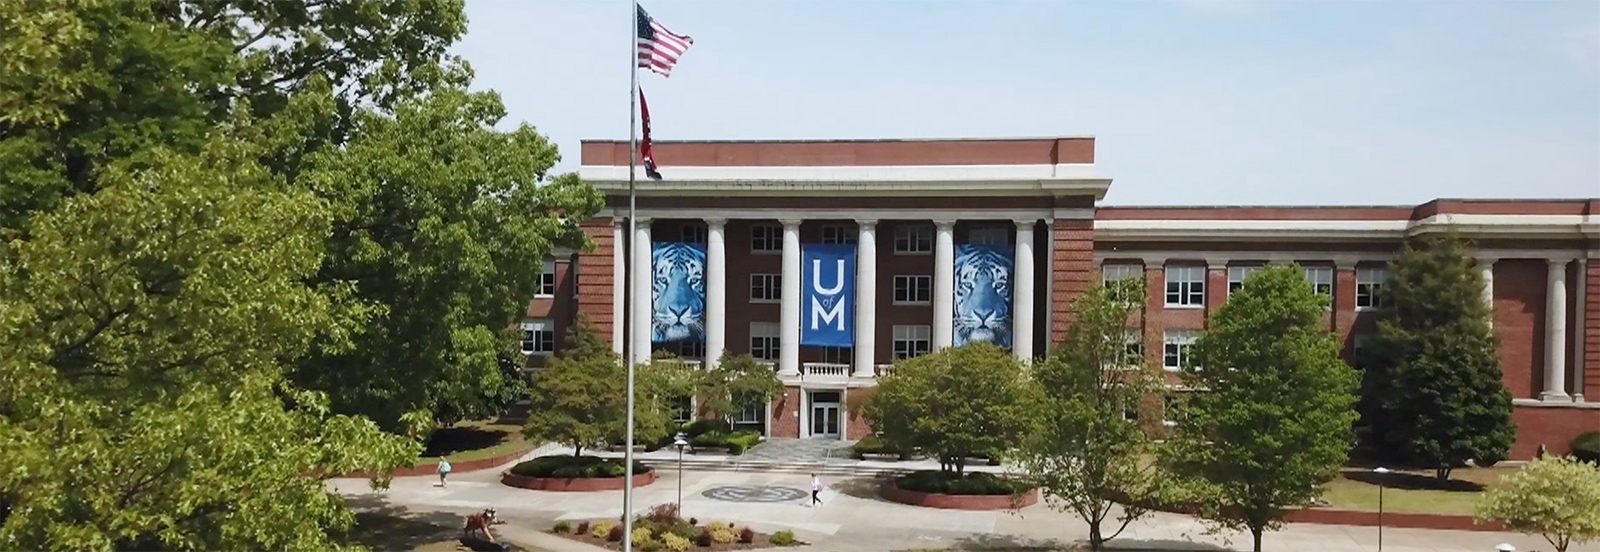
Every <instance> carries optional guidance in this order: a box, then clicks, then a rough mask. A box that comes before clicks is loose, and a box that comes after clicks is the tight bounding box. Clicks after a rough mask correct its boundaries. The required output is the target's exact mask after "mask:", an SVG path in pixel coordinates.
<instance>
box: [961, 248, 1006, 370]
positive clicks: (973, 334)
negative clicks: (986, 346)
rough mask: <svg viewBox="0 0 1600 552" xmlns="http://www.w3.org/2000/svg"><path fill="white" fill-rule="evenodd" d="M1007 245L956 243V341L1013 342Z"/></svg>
mask: <svg viewBox="0 0 1600 552" xmlns="http://www.w3.org/2000/svg"><path fill="white" fill-rule="evenodd" d="M1012 257H1013V251H1012V249H1011V246H1010V245H1009V244H1007V245H999V246H994V245H972V244H963V245H958V246H956V260H955V264H956V266H955V282H954V284H955V298H954V299H955V301H954V303H955V312H954V313H953V314H954V315H955V324H954V329H955V331H954V332H953V333H954V334H955V335H953V336H951V337H952V341H953V342H954V344H955V345H961V344H964V343H966V342H968V341H989V342H993V343H994V344H995V345H999V346H1001V347H1010V346H1011V267H1012Z"/></svg>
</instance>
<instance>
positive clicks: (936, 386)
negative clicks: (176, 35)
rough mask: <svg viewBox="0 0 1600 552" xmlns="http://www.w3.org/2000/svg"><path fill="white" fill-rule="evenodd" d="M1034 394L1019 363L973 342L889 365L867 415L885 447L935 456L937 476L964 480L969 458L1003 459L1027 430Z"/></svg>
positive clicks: (1007, 354)
mask: <svg viewBox="0 0 1600 552" xmlns="http://www.w3.org/2000/svg"><path fill="white" fill-rule="evenodd" d="M1031 391H1032V388H1031V387H1030V386H1029V385H1028V383H1027V379H1026V375H1025V374H1024V373H1023V366H1022V362H1021V361H1018V360H1017V359H1016V358H1015V357H1013V356H1012V355H1011V352H1010V351H1007V350H1005V349H1002V348H1000V347H998V346H995V345H994V344H992V343H989V342H987V341H973V342H969V343H967V344H964V345H961V346H959V347H949V348H945V349H941V350H939V351H935V352H932V353H928V354H925V355H921V356H916V357H912V358H907V359H901V360H899V361H896V362H895V366H894V370H893V371H891V372H890V373H889V374H888V375H887V376H884V377H883V378H882V379H880V380H879V381H878V390H877V391H876V392H874V393H873V396H872V400H871V401H870V402H868V403H867V405H866V408H865V411H866V415H867V419H868V420H869V421H871V423H872V427H873V428H875V429H877V431H878V433H879V435H881V436H882V439H883V441H884V444H886V445H888V446H889V447H891V448H894V449H899V450H922V451H926V452H930V453H934V454H937V455H938V456H939V460H940V466H941V470H942V471H954V472H955V473H956V474H957V475H962V474H964V472H965V470H966V459H967V457H968V456H973V455H981V456H990V455H995V454H1002V453H1004V452H1006V451H1008V450H1009V449H1010V448H1011V447H1012V446H1014V445H1015V443H1016V442H1017V439H1018V438H1019V437H1020V436H1021V434H1022V432H1023V430H1024V428H1025V425H1026V423H1027V420H1028V417H1029V415H1030V414H1029V412H1030V407H1031V405H1032V392H1031Z"/></svg>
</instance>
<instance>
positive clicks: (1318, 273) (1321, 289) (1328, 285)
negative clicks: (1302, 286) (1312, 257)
mask: <svg viewBox="0 0 1600 552" xmlns="http://www.w3.org/2000/svg"><path fill="white" fill-rule="evenodd" d="M1304 268H1305V271H1306V282H1307V283H1309V284H1311V291H1312V292H1314V293H1319V294H1322V295H1326V296H1328V298H1329V299H1332V298H1333V267H1331V266H1307V267H1304ZM1328 308H1330V309H1331V308H1333V302H1332V301H1329V302H1328Z"/></svg>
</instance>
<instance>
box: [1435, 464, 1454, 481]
mask: <svg viewBox="0 0 1600 552" xmlns="http://www.w3.org/2000/svg"><path fill="white" fill-rule="evenodd" d="M1433 479H1434V480H1435V481H1438V482H1440V483H1444V482H1445V481H1449V480H1450V468H1434V469H1433Z"/></svg>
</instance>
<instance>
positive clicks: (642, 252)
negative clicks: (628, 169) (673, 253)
mask: <svg viewBox="0 0 1600 552" xmlns="http://www.w3.org/2000/svg"><path fill="white" fill-rule="evenodd" d="M650 243H651V242H650V219H649V218H647V217H638V218H637V219H636V222H635V224H634V227H633V244H634V247H633V326H634V327H633V351H632V352H631V353H630V356H632V357H633V361H634V362H635V363H637V364H644V363H647V362H650V310H651V308H653V307H652V305H653V303H654V301H655V298H654V296H652V294H651V293H650V280H651V275H652V274H654V273H655V271H654V270H653V269H652V268H651V266H650V248H651V245H650Z"/></svg>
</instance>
